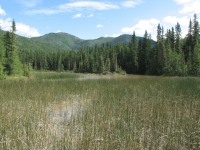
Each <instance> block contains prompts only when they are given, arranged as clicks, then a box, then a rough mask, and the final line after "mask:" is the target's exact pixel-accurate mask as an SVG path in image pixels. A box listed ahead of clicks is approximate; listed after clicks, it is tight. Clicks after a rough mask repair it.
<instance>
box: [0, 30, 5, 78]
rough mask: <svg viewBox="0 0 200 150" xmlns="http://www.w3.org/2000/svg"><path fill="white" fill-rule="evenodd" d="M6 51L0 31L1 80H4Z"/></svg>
mask: <svg viewBox="0 0 200 150" xmlns="http://www.w3.org/2000/svg"><path fill="white" fill-rule="evenodd" d="M4 63H5V49H4V46H3V37H2V32H1V30H0V79H1V78H4Z"/></svg>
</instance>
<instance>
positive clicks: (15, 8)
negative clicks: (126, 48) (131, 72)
mask: <svg viewBox="0 0 200 150" xmlns="http://www.w3.org/2000/svg"><path fill="white" fill-rule="evenodd" d="M199 8H200V0H101V1H100V0H0V26H1V29H3V30H6V31H9V30H10V29H11V23H12V20H13V19H14V20H15V22H16V27H17V34H19V35H21V36H25V37H29V38H30V37H37V36H42V35H45V34H48V33H58V32H65V33H69V34H72V35H74V36H77V37H79V38H81V39H85V40H86V39H97V38H99V37H117V36H119V35H122V34H133V31H135V33H136V36H143V35H144V33H145V30H147V32H148V33H149V34H151V37H152V39H154V40H156V30H157V26H158V24H159V23H160V24H161V26H163V27H164V29H165V32H166V30H167V29H171V28H172V27H175V25H176V24H177V22H179V23H180V25H181V29H182V37H185V35H186V34H187V31H188V25H189V20H190V19H193V15H194V14H197V17H200V9H199Z"/></svg>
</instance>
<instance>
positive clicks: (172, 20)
mask: <svg viewBox="0 0 200 150" xmlns="http://www.w3.org/2000/svg"><path fill="white" fill-rule="evenodd" d="M189 21H190V19H189V17H188V16H183V17H180V18H178V17H176V16H167V17H164V18H163V23H164V26H165V28H166V29H171V28H172V27H175V25H176V24H177V22H178V23H179V24H180V26H181V30H182V37H185V35H186V34H187V33H188V26H189Z"/></svg>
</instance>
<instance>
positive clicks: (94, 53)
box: [0, 14, 200, 76]
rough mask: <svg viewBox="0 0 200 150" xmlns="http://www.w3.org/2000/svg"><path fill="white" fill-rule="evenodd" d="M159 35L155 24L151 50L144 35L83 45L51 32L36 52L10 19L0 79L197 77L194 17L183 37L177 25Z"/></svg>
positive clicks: (199, 37)
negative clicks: (67, 74)
mask: <svg viewBox="0 0 200 150" xmlns="http://www.w3.org/2000/svg"><path fill="white" fill-rule="evenodd" d="M164 31H165V30H164V27H163V26H161V25H160V24H158V26H157V43H156V45H155V46H153V44H152V39H151V34H148V32H147V31H145V33H144V36H143V37H142V38H140V39H139V40H138V37H137V36H136V34H135V32H133V35H121V36H119V37H117V38H109V37H107V38H105V37H101V38H98V39H96V40H82V39H80V38H77V37H75V36H72V35H70V34H67V33H51V34H48V35H45V36H43V37H42V38H44V37H45V38H44V39H45V40H44V41H46V42H48V44H45V43H43V44H44V47H42V48H41V47H40V46H38V45H39V43H40V42H39V41H37V42H38V43H34V42H36V41H34V40H33V39H26V38H23V37H19V36H17V35H16V34H15V32H16V26H15V22H14V20H13V25H12V28H11V31H7V32H6V33H5V34H4V35H2V34H1V33H2V32H0V37H1V40H0V42H1V43H0V46H1V47H0V76H4V75H8V76H9V75H16V74H20V72H21V71H22V70H21V69H23V74H24V75H26V76H27V74H28V72H29V70H30V69H31V68H32V69H34V70H51V71H58V72H61V71H74V72H81V73H103V74H105V73H124V72H126V73H129V74H141V75H170V76H187V75H190V76H199V75H200V26H199V22H198V20H197V16H196V14H194V18H193V19H192V20H190V22H189V28H188V34H187V35H186V36H185V37H184V38H183V37H182V36H181V32H182V30H181V25H180V24H179V23H178V22H177V24H176V25H175V27H172V28H171V29H167V30H166V32H164ZM49 35H50V36H49ZM47 37H48V38H47ZM55 37H56V38H55ZM129 37H130V41H129ZM39 38H41V37H39ZM67 39H68V40H67ZM20 40H21V44H20V42H19V41H20ZM30 41H31V42H33V43H32V46H30V45H31V44H30V43H29V42H30ZM24 42H25V43H24ZM115 42H116V43H115ZM67 43H68V44H69V45H71V46H73V45H79V46H80V45H81V43H82V46H81V47H79V48H80V49H79V50H77V51H76V50H73V49H72V48H70V49H67V48H66V47H65V48H64V47H62V46H63V45H65V46H66V44H67ZM25 44H28V45H27V46H26V45H25ZM40 44H42V43H40ZM50 44H52V45H50ZM47 45H48V46H49V49H48V48H47V47H48V46H47ZM92 45H93V46H92ZM20 46H21V48H20ZM51 46H55V48H52V49H54V51H50V48H51ZM59 48H63V49H65V51H61V50H60V49H59ZM33 49H35V50H33ZM67 50H68V51H67ZM20 66H23V67H20ZM20 70H21V71H20Z"/></svg>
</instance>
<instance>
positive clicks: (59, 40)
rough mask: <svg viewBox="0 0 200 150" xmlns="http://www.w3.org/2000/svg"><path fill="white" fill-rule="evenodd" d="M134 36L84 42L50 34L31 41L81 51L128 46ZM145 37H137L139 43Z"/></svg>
mask: <svg viewBox="0 0 200 150" xmlns="http://www.w3.org/2000/svg"><path fill="white" fill-rule="evenodd" d="M131 38H132V35H128V34H123V35H120V36H118V37H116V38H114V37H100V38H97V39H91V40H83V39H80V38H78V37H76V36H74V35H71V34H68V33H63V32H60V33H49V34H46V35H44V36H40V37H33V38H31V39H33V40H35V41H38V42H42V43H46V44H49V45H52V46H56V47H58V48H62V49H67V50H80V49H81V47H94V46H95V45H98V46H101V45H102V44H106V43H108V44H110V45H116V44H119V43H124V44H126V45H128V44H129V43H130V41H131ZM142 38H143V37H137V39H138V41H139V40H140V39H142ZM155 43H156V42H155V41H153V40H152V44H153V45H154V46H155Z"/></svg>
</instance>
